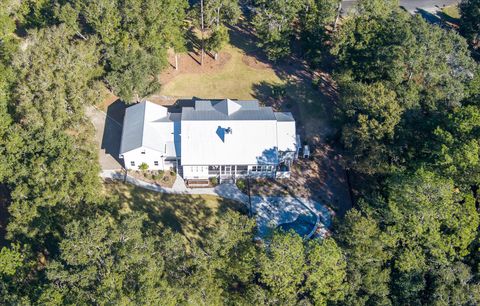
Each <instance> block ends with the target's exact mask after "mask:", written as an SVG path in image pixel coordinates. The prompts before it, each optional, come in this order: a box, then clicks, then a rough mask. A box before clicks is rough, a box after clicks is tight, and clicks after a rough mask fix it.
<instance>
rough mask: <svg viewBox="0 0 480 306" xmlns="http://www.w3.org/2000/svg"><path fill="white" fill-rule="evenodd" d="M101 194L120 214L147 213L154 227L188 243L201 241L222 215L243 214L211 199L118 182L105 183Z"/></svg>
mask: <svg viewBox="0 0 480 306" xmlns="http://www.w3.org/2000/svg"><path fill="white" fill-rule="evenodd" d="M104 193H105V195H106V196H107V197H108V198H109V200H110V201H111V202H112V203H116V204H117V205H118V209H119V211H120V213H129V212H134V211H138V212H143V213H146V214H147V215H148V216H149V219H150V220H151V221H152V222H153V223H154V226H158V227H159V228H164V227H167V228H171V229H172V230H174V231H176V232H179V233H180V234H182V235H183V236H185V238H186V239H187V240H189V241H190V242H199V241H201V239H202V238H203V237H204V236H203V235H204V234H205V232H206V231H207V230H208V229H209V228H212V227H213V226H215V224H217V223H218V222H219V220H220V218H221V215H222V213H223V212H225V211H227V210H235V211H239V212H242V213H246V208H245V206H244V205H243V204H241V203H239V202H235V201H231V200H226V199H223V198H220V197H216V196H212V195H180V194H163V193H158V192H153V191H149V190H146V189H143V188H140V187H136V186H133V185H130V184H123V183H119V182H114V183H105V184H104Z"/></svg>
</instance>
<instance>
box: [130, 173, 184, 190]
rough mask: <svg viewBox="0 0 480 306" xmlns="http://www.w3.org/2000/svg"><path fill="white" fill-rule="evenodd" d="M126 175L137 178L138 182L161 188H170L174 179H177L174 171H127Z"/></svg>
mask: <svg viewBox="0 0 480 306" xmlns="http://www.w3.org/2000/svg"><path fill="white" fill-rule="evenodd" d="M128 175H130V176H132V177H134V178H137V179H139V180H142V181H145V182H147V183H151V184H157V185H159V186H162V187H167V188H171V187H172V186H173V183H174V182H175V179H176V178H177V173H176V172H175V171H172V170H170V171H161V170H158V171H157V170H153V171H141V170H137V171H129V172H128Z"/></svg>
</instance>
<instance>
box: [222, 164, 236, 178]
mask: <svg viewBox="0 0 480 306" xmlns="http://www.w3.org/2000/svg"><path fill="white" fill-rule="evenodd" d="M232 168H233V166H221V175H225V176H230V175H232V172H233V169H232Z"/></svg>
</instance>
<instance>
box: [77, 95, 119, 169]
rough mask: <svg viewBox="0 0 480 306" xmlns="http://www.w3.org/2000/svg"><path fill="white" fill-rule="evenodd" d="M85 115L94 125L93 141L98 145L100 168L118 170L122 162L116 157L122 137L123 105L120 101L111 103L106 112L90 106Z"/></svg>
mask: <svg viewBox="0 0 480 306" xmlns="http://www.w3.org/2000/svg"><path fill="white" fill-rule="evenodd" d="M86 114H87V116H88V117H89V118H90V120H91V121H92V123H93V125H94V127H95V141H96V143H97V146H98V158H99V162H100V166H101V167H102V170H120V169H122V167H123V162H122V160H121V159H119V158H118V155H119V151H120V142H121V137H122V122H123V116H124V114H125V105H124V104H123V103H122V102H120V101H117V102H114V103H112V104H111V105H110V106H109V108H108V110H107V112H106V113H105V112H103V111H101V110H99V109H98V108H96V107H93V106H90V107H88V108H87V111H86Z"/></svg>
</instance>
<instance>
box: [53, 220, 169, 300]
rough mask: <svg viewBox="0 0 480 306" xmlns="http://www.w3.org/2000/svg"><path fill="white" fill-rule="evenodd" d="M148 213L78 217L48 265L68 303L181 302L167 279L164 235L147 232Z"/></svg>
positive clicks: (67, 228)
mask: <svg viewBox="0 0 480 306" xmlns="http://www.w3.org/2000/svg"><path fill="white" fill-rule="evenodd" d="M144 220H145V217H144V216H141V215H136V214H132V215H128V216H125V217H123V218H121V219H120V220H119V221H115V220H111V219H110V220H109V218H108V217H107V216H103V217H96V218H93V219H90V218H86V219H84V220H80V221H73V222H72V223H70V224H69V225H67V227H66V237H65V239H64V240H63V241H62V242H61V243H60V256H59V257H58V258H57V259H56V260H55V261H54V262H52V263H51V264H50V265H49V266H48V269H47V277H48V279H49V280H50V282H51V284H52V285H53V288H54V290H56V291H57V292H59V293H61V295H62V296H63V301H64V303H99V304H104V303H112V302H117V303H134V304H149V305H152V304H157V305H158V304H162V305H175V304H176V303H177V297H176V296H175V294H174V292H173V291H172V290H171V288H170V287H169V285H168V283H167V282H166V280H165V278H164V277H165V273H164V261H163V258H162V257H160V256H158V255H156V254H159V252H160V251H161V250H160V249H159V248H158V246H159V244H158V242H159V237H158V236H156V235H149V234H148V233H145V229H144V228H143V222H144Z"/></svg>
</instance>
